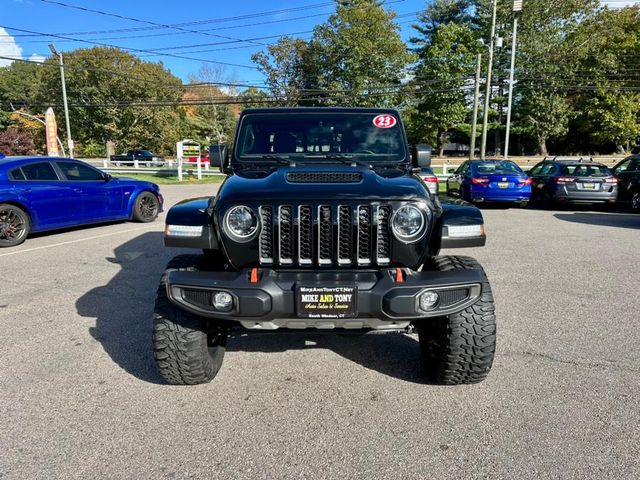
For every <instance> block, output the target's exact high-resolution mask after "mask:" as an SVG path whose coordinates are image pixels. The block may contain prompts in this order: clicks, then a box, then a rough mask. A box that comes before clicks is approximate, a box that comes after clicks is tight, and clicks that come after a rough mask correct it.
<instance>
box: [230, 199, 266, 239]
mask: <svg viewBox="0 0 640 480" xmlns="http://www.w3.org/2000/svg"><path fill="white" fill-rule="evenodd" d="M258 227H259V221H258V216H257V215H256V214H255V213H253V210H251V209H250V208H249V207H245V206H244V205H239V206H237V207H233V208H232V209H230V210H229V211H228V212H227V213H226V215H225V217H224V229H225V232H226V233H227V235H229V237H231V238H232V239H233V240H235V241H237V242H248V241H249V240H251V239H252V238H253V236H254V235H255V234H256V232H257V231H258Z"/></svg>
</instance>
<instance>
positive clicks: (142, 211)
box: [133, 192, 160, 223]
mask: <svg viewBox="0 0 640 480" xmlns="http://www.w3.org/2000/svg"><path fill="white" fill-rule="evenodd" d="M159 212H160V202H159V201H158V197H156V196H155V195H154V194H153V193H151V192H142V193H141V194H140V195H138V198H136V201H135V203H134V205H133V219H134V220H135V221H136V222H143V223H147V222H153V221H154V220H155V219H156V217H157V216H158V213H159Z"/></svg>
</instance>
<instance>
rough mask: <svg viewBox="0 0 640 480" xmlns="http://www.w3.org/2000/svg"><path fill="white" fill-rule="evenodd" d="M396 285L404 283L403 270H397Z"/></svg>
mask: <svg viewBox="0 0 640 480" xmlns="http://www.w3.org/2000/svg"><path fill="white" fill-rule="evenodd" d="M396 283H404V272H403V271H402V269H401V268H396Z"/></svg>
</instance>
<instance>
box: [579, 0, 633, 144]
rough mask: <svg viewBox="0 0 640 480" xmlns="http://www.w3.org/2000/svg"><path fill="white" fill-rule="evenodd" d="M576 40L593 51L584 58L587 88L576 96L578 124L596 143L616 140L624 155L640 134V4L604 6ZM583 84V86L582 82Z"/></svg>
mask: <svg viewBox="0 0 640 480" xmlns="http://www.w3.org/2000/svg"><path fill="white" fill-rule="evenodd" d="M573 37H574V38H573V42H574V43H584V44H586V45H587V46H588V50H587V51H586V52H584V56H583V58H581V59H580V74H581V75H580V77H581V78H586V79H587V81H585V82H582V83H583V85H584V86H585V87H588V88H589V89H588V90H584V91H582V92H580V94H579V95H576V99H575V102H576V110H577V115H576V117H577V118H576V125H577V128H578V130H579V131H580V133H581V134H582V136H586V137H587V138H589V139H590V140H591V142H592V144H596V145H597V144H600V145H603V144H607V143H611V142H613V143H615V145H616V150H617V151H618V152H619V153H624V152H625V146H628V145H629V144H631V143H632V142H634V143H635V141H636V138H637V137H638V136H640V95H639V94H638V93H637V91H635V90H637V87H638V83H637V68H638V63H639V60H640V7H639V6H633V7H628V8H624V9H621V10H609V9H603V10H601V11H599V12H598V14H597V15H596V16H595V17H593V18H592V19H590V20H589V21H585V22H582V23H581V24H580V25H579V28H578V29H577V30H576V32H575V33H574V35H573ZM581 86H582V85H581Z"/></svg>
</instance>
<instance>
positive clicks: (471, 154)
mask: <svg viewBox="0 0 640 480" xmlns="http://www.w3.org/2000/svg"><path fill="white" fill-rule="evenodd" d="M481 73H482V54H481V53H479V54H478V58H477V59H476V90H475V93H474V94H473V123H472V127H471V142H470V143H469V160H473V159H474V158H475V156H476V134H477V130H478V103H480V74H481Z"/></svg>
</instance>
